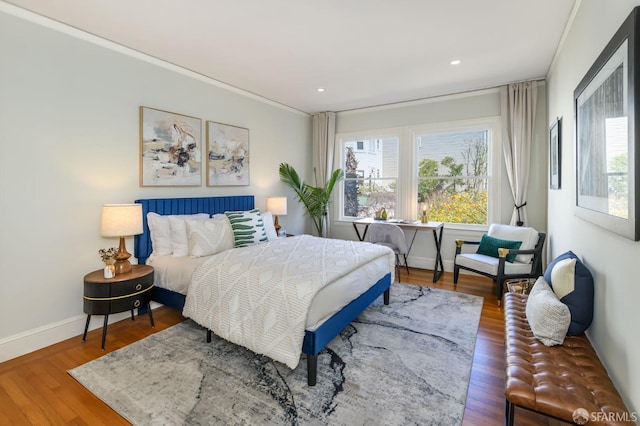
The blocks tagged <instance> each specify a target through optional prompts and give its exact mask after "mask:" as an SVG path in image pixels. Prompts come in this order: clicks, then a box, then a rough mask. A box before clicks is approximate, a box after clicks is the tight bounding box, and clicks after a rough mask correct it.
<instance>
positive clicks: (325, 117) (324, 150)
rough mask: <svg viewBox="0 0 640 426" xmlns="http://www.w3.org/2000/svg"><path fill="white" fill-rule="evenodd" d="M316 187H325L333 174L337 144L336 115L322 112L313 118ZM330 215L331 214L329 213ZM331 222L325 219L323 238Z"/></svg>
mask: <svg viewBox="0 0 640 426" xmlns="http://www.w3.org/2000/svg"><path fill="white" fill-rule="evenodd" d="M312 133H313V169H314V175H315V176H314V178H315V182H314V186H324V185H325V183H326V182H327V179H328V178H329V177H330V176H331V173H332V172H333V153H334V149H335V143H336V113H335V112H320V113H318V114H314V115H313V116H312ZM329 213H330V212H329ZM330 226H331V220H330V216H329V214H327V216H326V217H325V223H324V228H323V234H324V235H322V236H323V237H328V236H330V235H331V233H330Z"/></svg>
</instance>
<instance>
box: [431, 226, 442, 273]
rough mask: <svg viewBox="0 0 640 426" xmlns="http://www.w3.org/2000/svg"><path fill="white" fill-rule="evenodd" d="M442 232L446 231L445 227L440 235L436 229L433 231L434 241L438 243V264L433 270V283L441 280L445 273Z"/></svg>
mask: <svg viewBox="0 0 640 426" xmlns="http://www.w3.org/2000/svg"><path fill="white" fill-rule="evenodd" d="M442 231H444V226H442V227H441V228H440V235H438V232H437V231H436V230H435V229H434V230H433V239H434V240H435V243H436V264H435V265H434V268H433V282H434V283H435V282H436V281H438V280H439V279H440V277H441V276H442V273H443V272H444V265H443V263H442V253H441V252H440V246H441V245H442Z"/></svg>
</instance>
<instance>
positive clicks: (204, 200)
mask: <svg viewBox="0 0 640 426" xmlns="http://www.w3.org/2000/svg"><path fill="white" fill-rule="evenodd" d="M135 202H136V203H140V204H142V229H143V231H142V234H140V235H136V236H135V237H134V243H135V248H134V256H135V257H136V258H137V259H138V263H139V264H144V263H146V262H147V258H148V257H149V255H150V254H151V252H152V251H153V247H152V246H151V235H150V234H149V225H148V224H147V213H149V212H155V213H158V214H160V215H170V214H195V213H209V214H215V213H224V212H226V211H240V210H251V209H252V208H253V207H254V197H253V195H235V196H229V197H201V198H152V199H143V200H136V201H135Z"/></svg>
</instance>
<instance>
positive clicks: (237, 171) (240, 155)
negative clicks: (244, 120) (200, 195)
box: [207, 121, 249, 186]
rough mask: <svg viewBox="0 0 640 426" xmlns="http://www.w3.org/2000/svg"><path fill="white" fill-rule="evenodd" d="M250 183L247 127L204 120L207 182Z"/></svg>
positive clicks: (212, 184) (214, 184)
mask: <svg viewBox="0 0 640 426" xmlns="http://www.w3.org/2000/svg"><path fill="white" fill-rule="evenodd" d="M244 185H249V129H247V128H244V127H238V126H233V125H230V124H223V123H216V122H214V121H207V186H244Z"/></svg>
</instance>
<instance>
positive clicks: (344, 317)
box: [134, 195, 392, 386]
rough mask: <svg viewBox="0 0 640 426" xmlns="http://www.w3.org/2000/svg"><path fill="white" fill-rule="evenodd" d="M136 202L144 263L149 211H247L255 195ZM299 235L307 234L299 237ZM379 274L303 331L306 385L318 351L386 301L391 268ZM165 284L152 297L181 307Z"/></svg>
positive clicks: (179, 294)
mask: <svg viewBox="0 0 640 426" xmlns="http://www.w3.org/2000/svg"><path fill="white" fill-rule="evenodd" d="M135 202H136V203H139V204H141V205H142V211H143V233H142V234H140V235H137V236H136V237H135V249H134V255H135V257H136V258H137V259H138V263H140V264H145V263H148V262H150V261H152V260H153V257H152V259H149V257H150V256H151V255H152V252H153V247H152V242H151V235H150V232H149V225H148V222H147V213H149V212H152V213H157V214H158V215H186V214H189V215H192V214H197V213H206V214H208V215H213V214H219V213H224V212H225V211H247V210H251V209H253V208H254V197H253V196H252V195H243V196H225V197H201V198H159V199H140V200H136V201H135ZM296 238H297V237H294V238H291V239H289V238H287V239H284V240H290V241H282V242H281V243H278V242H274V244H284V243H287V244H289V245H291V244H295V240H296ZM300 238H306V237H303V236H301V237H300ZM308 238H312V237H308ZM303 243H306V241H303V242H299V243H298V244H303ZM268 244H271V243H268ZM360 244H361V243H360ZM240 250H242V249H240ZM169 260H170V259H169ZM165 267H166V270H167V271H170V270H171V265H170V264H168V266H167V265H165ZM154 268H155V266H154ZM159 269H161V268H159ZM391 270H392V269H391ZM356 272H357V271H356ZM380 275H383V276H382V277H381V278H379V279H377V278H376V279H375V280H370V281H369V282H367V283H366V286H365V287H364V288H365V289H364V290H363V292H362V293H360V294H359V295H358V296H357V297H355V298H354V299H353V300H350V301H349V302H348V303H346V304H345V305H344V306H343V307H342V308H341V309H340V310H338V311H337V312H335V313H333V314H331V315H330V316H329V317H327V318H326V319H323V320H322V322H321V323H320V324H319V325H318V326H317V327H309V329H305V330H304V337H303V340H302V353H304V354H305V355H306V358H307V382H308V384H309V386H313V385H315V383H316V377H317V356H318V353H319V352H320V351H321V350H322V349H323V348H324V347H325V346H326V345H327V344H328V343H329V342H330V341H331V340H332V339H333V338H334V337H335V336H337V335H338V334H339V333H340V332H341V331H342V330H343V329H344V328H345V327H346V326H347V325H348V324H349V323H351V321H353V319H355V318H356V317H357V316H358V315H359V314H360V312H362V311H363V310H364V309H366V308H367V307H368V306H369V305H370V304H371V303H372V302H373V301H374V300H376V299H377V298H378V297H379V296H381V295H384V296H383V297H384V303H385V304H388V303H389V289H390V286H391V279H392V275H391V272H390V271H388V272H387V271H384V272H383V273H382V274H380V272H378V275H376V277H377V276H380ZM349 276H350V275H349ZM349 276H347V277H345V281H348V280H349ZM356 276H358V275H354V277H356ZM156 280H158V276H156ZM165 287H166V286H162V285H156V286H155V287H154V289H153V292H152V295H151V298H152V300H154V301H156V302H158V303H161V304H164V305H167V306H170V307H173V308H176V309H180V310H182V309H184V307H185V301H186V296H185V292H184V291H175V290H172V289H169V288H165ZM211 334H212V332H211V330H210V329H208V328H207V341H210V340H211Z"/></svg>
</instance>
